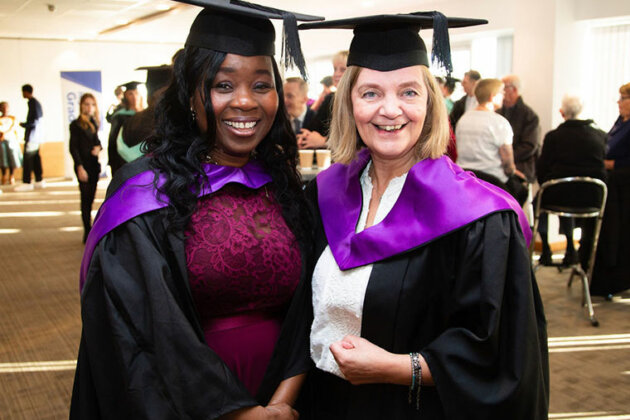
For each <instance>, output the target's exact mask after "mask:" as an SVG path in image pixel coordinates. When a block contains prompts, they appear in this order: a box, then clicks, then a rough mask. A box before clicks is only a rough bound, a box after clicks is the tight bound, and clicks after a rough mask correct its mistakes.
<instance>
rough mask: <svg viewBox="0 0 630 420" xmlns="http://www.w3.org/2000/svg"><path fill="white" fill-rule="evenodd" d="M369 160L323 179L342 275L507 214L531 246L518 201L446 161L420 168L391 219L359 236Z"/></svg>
mask: <svg viewBox="0 0 630 420" xmlns="http://www.w3.org/2000/svg"><path fill="white" fill-rule="evenodd" d="M369 159H370V154H369V151H368V150H367V149H364V150H362V151H361V152H359V155H358V156H357V158H356V159H355V160H354V161H352V162H351V163H350V164H349V165H342V164H339V163H336V164H334V165H332V166H331V167H330V168H328V169H327V170H325V171H323V172H321V173H320V174H319V175H318V176H317V189H318V197H317V201H318V204H319V210H320V214H321V217H322V221H323V224H324V231H325V233H326V238H327V239H328V243H329V245H330V249H331V251H332V254H333V256H334V257H335V260H336V261H337V264H339V268H341V269H342V270H347V269H349V268H355V267H359V266H362V265H366V264H372V263H374V262H377V261H381V260H383V259H386V258H389V257H391V256H394V255H397V254H400V253H402V252H405V251H409V250H411V249H413V248H416V247H418V246H420V245H423V244H425V243H427V242H429V241H431V240H432V239H436V238H438V237H440V236H443V235H445V234H447V233H449V232H452V231H454V230H456V229H458V228H460V227H462V226H465V225H467V224H469V223H471V222H473V221H475V220H478V219H480V218H482V217H484V216H486V215H488V214H490V213H494V212H497V211H501V210H513V211H514V212H516V214H517V215H518V219H519V223H520V225H521V229H522V231H523V234H524V236H525V240H526V242H527V244H529V242H530V241H531V238H532V233H531V229H530V227H529V223H528V221H527V218H526V217H525V214H524V213H523V210H522V209H521V207H520V206H519V205H518V203H517V202H516V200H515V199H514V198H512V196H510V195H509V194H508V193H507V192H505V191H504V190H502V189H500V188H499V187H496V186H494V185H491V184H488V183H487V182H484V181H482V180H480V179H477V178H476V177H475V176H474V175H473V174H472V173H470V172H466V171H464V170H462V169H461V168H460V167H459V166H457V165H456V164H454V163H453V161H451V160H450V159H449V158H448V157H446V156H443V157H440V158H438V159H425V160H423V161H420V162H418V163H416V164H415V165H414V166H413V167H412V168H411V170H410V171H409V174H408V175H407V179H406V180H405V184H404V185H403V189H402V192H401V194H400V197H399V198H398V200H397V201H396V204H395V205H394V207H393V208H392V210H391V211H390V212H389V214H388V215H387V216H386V217H385V219H383V221H381V222H380V223H378V224H375V225H373V226H370V227H369V228H367V229H364V230H363V231H361V232H359V233H355V231H356V226H357V223H358V221H359V216H360V215H361V208H362V205H363V203H362V202H363V195H362V191H361V183H360V176H361V172H362V171H363V169H364V168H365V166H366V165H367V163H368V161H369Z"/></svg>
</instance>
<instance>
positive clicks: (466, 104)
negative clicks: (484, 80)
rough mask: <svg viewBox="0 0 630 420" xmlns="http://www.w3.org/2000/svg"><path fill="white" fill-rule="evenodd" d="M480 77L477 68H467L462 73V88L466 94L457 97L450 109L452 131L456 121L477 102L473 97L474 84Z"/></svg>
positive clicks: (474, 106)
mask: <svg viewBox="0 0 630 420" xmlns="http://www.w3.org/2000/svg"><path fill="white" fill-rule="evenodd" d="M480 79H481V74H480V73H479V72H478V71H477V70H468V71H467V72H466V73H464V78H463V79H462V88H464V92H466V95H464V96H462V97H461V98H459V99H458V100H457V101H456V102H455V103H454V104H453V109H451V114H450V120H451V126H453V131H455V127H456V126H457V121H459V119H460V118H461V117H462V115H464V113H465V112H466V111H470V110H471V109H475V108H476V107H477V105H479V103H478V102H477V98H475V85H476V84H477V82H478V81H479V80H480Z"/></svg>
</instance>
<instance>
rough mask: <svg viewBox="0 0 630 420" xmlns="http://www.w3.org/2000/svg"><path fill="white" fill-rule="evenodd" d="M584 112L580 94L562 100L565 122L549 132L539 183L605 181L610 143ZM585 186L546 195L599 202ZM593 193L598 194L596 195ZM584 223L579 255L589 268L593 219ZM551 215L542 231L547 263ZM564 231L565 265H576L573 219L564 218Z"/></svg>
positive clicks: (558, 200) (547, 262)
mask: <svg viewBox="0 0 630 420" xmlns="http://www.w3.org/2000/svg"><path fill="white" fill-rule="evenodd" d="M581 111H582V101H581V100H580V98H579V97H577V96H572V95H565V96H564V98H563V99H562V107H561V108H560V114H561V115H562V118H564V122H563V123H562V124H560V125H559V126H558V128H556V129H555V130H551V131H550V132H548V133H547V134H546V135H545V139H544V141H543V147H542V153H541V154H540V158H538V161H537V162H536V174H537V177H538V183H540V184H542V183H543V182H545V181H549V180H550V179H555V178H563V177H569V176H589V177H592V178H597V179H601V180H604V179H605V178H606V172H605V170H604V154H605V145H606V133H604V132H603V131H602V130H600V129H599V128H597V127H595V125H594V123H593V120H580V119H578V116H579V114H580V112H581ZM585 188H587V187H585V186H584V185H576V186H575V190H574V191H569V190H566V189H565V190H564V191H563V192H560V191H558V192H554V191H553V190H549V192H548V193H546V194H545V196H546V197H547V199H551V200H553V202H554V203H562V202H565V203H567V204H569V205H576V204H581V203H579V202H576V201H575V200H576V198H579V199H580V200H583V201H582V203H584V205H586V204H588V203H589V202H592V201H597V199H598V196H597V192H596V191H590V190H588V189H585ZM593 194H596V196H595V197H593ZM583 222H584V223H580V226H581V227H582V237H581V240H580V252H579V258H580V262H581V263H582V266H583V267H586V265H587V262H588V257H589V255H590V250H591V249H592V248H591V247H592V241H593V239H592V238H593V224H592V223H591V222H592V220H590V219H586V220H584V221H583ZM547 225H548V215H547V214H542V215H541V217H540V224H539V227H538V231H539V232H540V236H541V240H542V246H543V249H542V254H541V256H540V262H541V264H543V265H550V264H551V262H552V261H551V248H550V247H549V242H548V239H547ZM560 226H561V231H562V232H563V233H564V235H565V236H566V237H567V248H566V251H565V256H564V260H563V264H565V265H567V264H572V263H574V262H576V260H577V257H578V255H577V253H576V251H575V248H574V246H573V229H574V228H575V224H574V221H573V219H571V218H565V217H561V218H560Z"/></svg>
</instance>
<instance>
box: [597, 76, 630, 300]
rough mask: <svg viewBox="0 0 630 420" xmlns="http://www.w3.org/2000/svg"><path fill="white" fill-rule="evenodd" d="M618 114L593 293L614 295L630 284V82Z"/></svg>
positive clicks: (609, 146)
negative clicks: (629, 239) (629, 236)
mask: <svg viewBox="0 0 630 420" xmlns="http://www.w3.org/2000/svg"><path fill="white" fill-rule="evenodd" d="M617 106H618V107H619V117H618V118H617V120H616V121H615V123H614V124H613V126H612V128H611V129H610V131H609V132H608V135H607V144H606V158H605V160H604V165H605V166H606V170H607V171H606V177H607V179H606V185H607V186H608V199H607V200H606V210H605V211H604V220H603V221H602V230H601V234H600V237H599V242H598V246H597V257H596V259H595V264H594V267H593V279H592V282H591V293H592V294H593V295H597V296H606V297H609V298H610V297H612V295H613V294H616V293H618V292H620V291H622V290H627V289H628V288H630V259H628V255H630V242H629V241H628V240H627V238H628V235H630V217H628V214H630V83H625V84H623V85H622V86H621V87H620V88H619V99H618V100H617Z"/></svg>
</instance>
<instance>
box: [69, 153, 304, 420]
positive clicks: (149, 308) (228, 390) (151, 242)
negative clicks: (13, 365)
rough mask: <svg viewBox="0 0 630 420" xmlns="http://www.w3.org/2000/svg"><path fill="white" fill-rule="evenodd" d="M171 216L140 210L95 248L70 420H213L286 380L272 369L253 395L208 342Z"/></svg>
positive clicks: (139, 166)
mask: <svg viewBox="0 0 630 420" xmlns="http://www.w3.org/2000/svg"><path fill="white" fill-rule="evenodd" d="M147 168H148V159H146V158H144V159H138V160H136V161H135V162H133V163H131V164H129V165H126V166H125V167H124V168H123V170H121V172H120V173H119V175H121V176H117V177H115V179H114V181H113V182H112V185H110V189H109V191H108V193H109V194H111V193H113V192H114V191H115V190H116V188H117V186H120V185H121V184H122V182H123V181H124V180H125V179H127V178H128V177H130V176H133V175H135V174H137V173H139V172H142V171H143V170H146V169H147ZM122 175H124V177H123V176H122ZM112 187H113V188H112ZM109 194H108V195H109ZM165 221H166V209H161V210H157V211H153V212H149V213H145V214H142V215H140V216H137V217H135V218H133V219H131V220H130V221H128V222H126V223H124V224H122V225H120V226H118V227H117V228H115V229H114V230H113V231H111V232H109V233H108V234H107V235H106V236H105V237H103V239H102V240H101V241H100V242H99V243H98V245H97V247H96V249H95V251H94V254H93V257H92V261H91V263H90V267H89V271H88V275H87V280H86V283H85V286H84V288H83V292H82V296H81V315H82V319H83V329H82V334H81V343H80V348H79V356H78V361H77V370H76V374H75V382H74V389H73V393H72V403H71V408H70V419H90V420H97V419H115V420H120V419H151V420H159V419H215V418H217V417H219V416H221V415H223V414H225V413H228V412H231V411H234V410H236V409H238V408H242V407H248V406H254V405H258V404H263V405H265V404H266V403H267V400H268V398H269V397H270V396H271V395H272V394H273V392H274V390H275V389H276V387H277V385H278V383H279V382H280V380H282V379H283V378H284V377H286V376H283V372H284V371H285V369H288V368H285V367H284V366H282V367H280V368H276V369H275V370H274V372H273V374H270V373H267V374H266V376H265V378H264V384H263V385H262V386H261V388H260V390H259V394H258V398H254V397H253V396H251V395H250V394H249V392H248V391H247V389H246V388H245V387H244V385H243V384H242V383H241V382H240V381H239V379H238V378H237V377H236V375H234V374H233V373H232V372H231V371H230V369H229V368H228V367H227V366H226V365H225V364H224V363H223V361H222V360H221V359H220V358H219V357H218V356H217V355H216V354H215V353H214V352H213V351H212V349H210V347H208V345H207V344H206V342H205V339H204V336H203V330H202V328H201V325H200V323H199V321H198V315H197V313H196V309H195V307H194V303H193V300H192V296H191V293H190V289H189V284H188V275H187V268H186V256H185V243H184V235H183V232H175V233H169V232H167V230H166V225H165ZM304 259H305V256H304V254H303V255H302V260H303V261H304ZM305 267H306V266H305V264H303V267H302V273H303V277H304V273H305V272H306V268H305ZM274 357H276V358H283V357H284V356H283V355H282V354H280V355H275V356H274ZM290 373H291V375H289V376H292V375H294V374H295V373H293V372H290ZM297 373H299V372H297Z"/></svg>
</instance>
